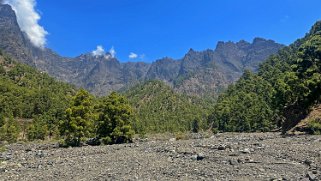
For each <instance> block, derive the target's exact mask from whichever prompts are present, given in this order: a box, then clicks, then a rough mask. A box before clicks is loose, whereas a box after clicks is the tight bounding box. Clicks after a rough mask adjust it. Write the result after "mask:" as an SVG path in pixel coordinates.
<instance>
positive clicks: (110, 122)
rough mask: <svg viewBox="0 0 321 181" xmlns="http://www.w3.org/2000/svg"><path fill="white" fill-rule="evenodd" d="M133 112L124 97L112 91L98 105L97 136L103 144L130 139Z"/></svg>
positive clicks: (132, 132) (123, 141)
mask: <svg viewBox="0 0 321 181" xmlns="http://www.w3.org/2000/svg"><path fill="white" fill-rule="evenodd" d="M134 119H135V118H134V114H133V111H132V108H131V106H130V105H129V103H128V101H127V100H126V99H125V97H123V96H121V95H119V94H117V93H115V92H113V93H111V94H110V95H109V96H108V97H105V98H103V99H102V100H101V103H100V105H99V116H98V125H97V126H98V127H97V136H98V137H99V138H102V139H103V142H105V144H112V143H116V144H119V143H127V142H131V141H132V136H133V134H134V131H133V129H132V126H131V125H132V121H134Z"/></svg>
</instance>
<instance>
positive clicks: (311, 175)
mask: <svg viewBox="0 0 321 181" xmlns="http://www.w3.org/2000/svg"><path fill="white" fill-rule="evenodd" d="M307 177H308V178H309V179H310V180H311V181H314V180H316V178H317V177H316V176H315V175H314V174H313V173H312V172H308V174H307Z"/></svg>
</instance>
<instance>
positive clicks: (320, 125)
mask: <svg viewBox="0 0 321 181" xmlns="http://www.w3.org/2000/svg"><path fill="white" fill-rule="evenodd" d="M308 130H309V133H310V134H314V135H320V134H321V119H314V120H312V121H310V122H309V124H308Z"/></svg>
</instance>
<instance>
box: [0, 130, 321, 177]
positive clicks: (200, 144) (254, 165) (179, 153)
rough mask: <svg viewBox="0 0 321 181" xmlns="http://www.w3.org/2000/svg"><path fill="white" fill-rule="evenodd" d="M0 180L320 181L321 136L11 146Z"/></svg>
mask: <svg viewBox="0 0 321 181" xmlns="http://www.w3.org/2000/svg"><path fill="white" fill-rule="evenodd" d="M0 159H1V160H2V161H1V163H0V180H321V136H304V135H302V136H292V137H282V136H281V135H280V134H279V133H251V134H239V133H224V134H217V135H214V136H212V137H211V138H206V139H205V138H204V139H190V140H178V141H176V140H175V139H171V140H168V141H152V140H150V141H144V142H143V141H136V142H135V143H133V144H123V145H111V146H85V147H80V148H57V146H56V145H55V144H13V145H9V146H8V149H7V151H6V152H3V153H1V154H0Z"/></svg>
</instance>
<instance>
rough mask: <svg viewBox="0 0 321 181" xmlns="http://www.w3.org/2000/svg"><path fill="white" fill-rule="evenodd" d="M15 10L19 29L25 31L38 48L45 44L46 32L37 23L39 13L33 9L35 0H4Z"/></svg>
mask: <svg viewBox="0 0 321 181" xmlns="http://www.w3.org/2000/svg"><path fill="white" fill-rule="evenodd" d="M4 3H5V4H9V5H11V7H12V9H13V10H14V11H15V12H16V15H17V21H18V24H19V26H20V28H21V31H23V32H25V33H26V34H27V36H28V38H29V39H30V41H31V43H32V44H33V45H35V46H36V47H39V48H44V47H45V45H46V41H47V40H46V35H47V34H48V32H47V31H46V30H45V29H44V28H43V27H42V26H40V25H39V23H38V22H39V20H40V18H41V17H40V15H39V14H38V12H37V11H36V10H35V7H36V1H35V0H4Z"/></svg>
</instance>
